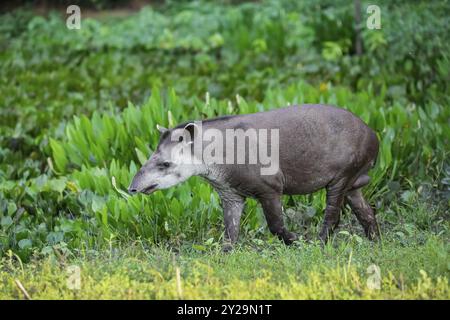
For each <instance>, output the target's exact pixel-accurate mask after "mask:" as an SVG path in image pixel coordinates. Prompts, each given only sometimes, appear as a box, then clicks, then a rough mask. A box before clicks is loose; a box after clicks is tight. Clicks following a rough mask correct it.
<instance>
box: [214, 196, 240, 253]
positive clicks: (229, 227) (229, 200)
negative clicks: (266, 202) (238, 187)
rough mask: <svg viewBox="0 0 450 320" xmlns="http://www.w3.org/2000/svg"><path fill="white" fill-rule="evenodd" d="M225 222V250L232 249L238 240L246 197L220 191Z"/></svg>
mask: <svg viewBox="0 0 450 320" xmlns="http://www.w3.org/2000/svg"><path fill="white" fill-rule="evenodd" d="M219 196H220V199H221V202H222V208H223V217H224V223H225V235H224V243H223V250H224V251H230V250H231V249H232V248H233V245H234V244H235V243H236V241H237V240H238V236H239V226H240V222H241V215H242V211H243V210H244V205H245V199H244V198H243V197H241V196H239V195H237V194H234V193H219Z"/></svg>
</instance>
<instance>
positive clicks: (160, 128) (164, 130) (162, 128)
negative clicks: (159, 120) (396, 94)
mask: <svg viewBox="0 0 450 320" xmlns="http://www.w3.org/2000/svg"><path fill="white" fill-rule="evenodd" d="M156 129H158V131H159V132H160V133H164V132H166V131H167V130H168V129H167V128H164V127H162V126H160V125H159V124H157V125H156Z"/></svg>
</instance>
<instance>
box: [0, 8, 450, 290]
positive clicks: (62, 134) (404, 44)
mask: <svg viewBox="0 0 450 320" xmlns="http://www.w3.org/2000/svg"><path fill="white" fill-rule="evenodd" d="M366 5H367V4H366V3H364V2H363V6H362V7H363V8H366ZM379 6H380V8H381V10H382V28H381V29H380V30H369V29H367V28H362V40H363V44H364V53H363V55H360V56H359V55H356V54H355V52H354V49H353V47H354V39H355V31H354V28H353V24H354V20H353V4H352V3H351V2H348V1H322V3H321V4H320V5H318V4H317V3H316V1H305V2H303V1H296V0H283V1H262V2H260V3H253V2H252V3H240V4H235V5H230V4H224V3H220V2H214V3H213V2H207V1H194V2H186V3H184V2H180V3H175V2H174V3H172V2H169V3H168V4H166V5H163V6H158V8H153V9H152V8H150V7H146V8H144V9H142V10H141V11H139V12H136V13H135V14H132V15H130V16H127V17H104V16H102V18H101V19H99V20H95V19H90V18H86V19H85V18H83V19H82V28H81V30H68V29H67V28H66V27H65V21H64V19H63V17H61V16H60V15H59V14H58V13H56V12H52V13H50V14H49V15H48V16H45V17H43V16H36V15H35V14H34V13H33V12H32V11H27V10H15V11H13V12H10V13H6V14H3V15H1V16H0V31H1V32H0V48H1V50H0V92H1V95H0V112H1V117H0V274H1V277H0V279H1V281H0V298H17V297H21V295H20V293H19V291H18V289H17V286H16V284H15V283H14V279H20V281H21V282H22V283H23V284H24V286H25V287H26V288H27V289H28V290H29V291H30V295H31V296H32V297H35V298H58V297H65V298H97V297H98V298H108V297H113V298H176V297H177V295H178V293H177V291H176V284H175V281H176V278H175V273H174V268H175V266H179V267H180V270H181V275H182V279H183V297H186V298H197V297H198V298H222V297H226V298H240V297H241V296H239V294H241V293H242V292H244V291H245V292H252V294H253V296H252V297H248V298H253V297H254V298H448V297H449V289H448V275H449V271H450V262H449V259H448V251H449V245H448V243H449V240H450V230H449V227H450V225H449V218H450V215H449V207H450V206H449V205H450V163H449V161H448V158H449V153H450V149H449V147H448V144H449V137H450V126H449V124H450V107H449V104H450V98H449V97H450V94H449V93H450V90H449V84H450V50H449V49H450V42H449V41H448V39H447V38H448V30H446V25H448V23H449V19H450V18H449V17H450V15H449V13H450V4H449V3H448V1H442V2H432V3H428V2H421V1H417V2H413V3H410V2H408V1H399V2H396V3H395V4H393V3H391V2H390V1H381V2H380V3H379ZM365 17H366V15H365V11H363V20H364V19H365ZM364 21H365V20H364ZM363 27H364V26H363ZM301 103H329V104H334V105H338V106H341V107H344V108H347V109H349V110H351V111H352V112H354V113H355V114H357V115H358V116H360V117H361V118H362V119H363V120H364V121H365V122H367V123H368V124H369V125H370V126H371V127H372V128H373V129H374V130H376V131H377V133H378V134H379V137H380V141H381V150H380V156H379V159H378V162H377V165H376V167H375V168H374V170H372V171H371V176H372V183H371V184H370V186H368V187H367V188H365V193H366V194H367V196H368V197H369V199H370V201H371V203H373V204H374V206H376V210H377V212H378V214H377V217H378V220H379V223H380V228H381V230H382V233H383V239H382V241H381V242H380V243H377V244H372V243H370V242H369V241H367V240H366V239H364V238H363V237H362V232H361V229H360V227H359V226H358V223H357V222H356V219H355V218H354V217H353V216H352V215H351V214H350V211H349V209H348V208H345V210H344V218H343V222H342V224H341V226H342V228H341V232H340V233H338V234H337V235H336V237H335V238H334V239H333V241H332V243H331V244H329V245H327V246H326V247H325V248H321V247H320V245H319V244H318V243H316V242H314V239H316V238H317V232H318V228H319V226H320V223H321V221H322V209H323V207H324V204H325V203H324V193H323V192H318V193H317V194H314V195H311V196H295V197H286V199H285V200H284V207H285V219H286V221H287V223H288V224H289V228H290V229H292V230H293V231H295V232H297V233H298V234H300V235H301V240H300V241H299V243H298V244H297V245H296V246H294V247H292V248H286V247H284V246H283V245H281V244H280V243H278V241H277V240H275V239H274V238H272V236H271V235H269V233H268V230H267V228H266V227H265V221H264V219H263V215H262V212H261V209H260V207H259V206H258V205H257V203H256V202H255V201H253V200H248V201H247V207H246V211H245V215H244V217H243V223H242V228H241V229H242V231H241V232H242V243H241V247H240V248H239V249H238V250H236V252H234V253H232V254H230V255H223V254H222V253H220V250H219V249H218V247H219V243H220V241H221V238H222V236H223V218H222V211H221V209H220V203H219V201H218V197H217V195H216V194H215V193H214V192H213V190H212V188H211V187H210V186H209V185H208V184H206V183H205V182H203V181H202V180H201V179H199V178H191V179H190V180H189V181H188V182H186V183H184V184H183V185H180V186H178V187H176V188H172V189H170V190H165V191H159V192H156V193H155V194H153V195H152V196H142V195H139V196H134V197H129V196H128V195H127V194H125V192H124V190H125V189H126V187H127V186H128V184H129V182H130V180H131V177H132V176H133V174H134V173H135V172H136V170H137V169H138V168H139V166H140V165H141V164H142V163H143V162H144V161H145V159H146V158H147V157H148V155H149V154H150V153H151V152H152V150H153V149H154V148H155V147H156V143H157V141H158V138H159V135H158V133H157V130H156V128H155V125H156V123H159V124H161V125H164V126H173V125H175V124H177V123H178V122H182V121H186V120H188V119H204V118H208V117H214V116H217V115H224V114H236V113H249V112H257V111H261V110H266V109H271V108H276V107H281V106H285V105H287V104H301ZM372 263H373V264H376V265H378V266H379V267H380V269H381V273H382V274H381V275H382V289H381V290H375V291H373V290H372V291H370V290H368V289H367V288H366V287H365V282H366V279H367V277H368V275H367V274H366V268H367V267H368V266H369V265H370V264H372ZM70 264H77V265H80V266H81V267H82V270H83V281H84V282H83V283H84V285H85V287H84V290H82V291H72V290H69V289H67V288H66V287H65V277H66V274H65V271H64V267H65V266H66V265H70ZM100 266H101V268H99V267H100ZM202 268H203V269H202ZM201 270H204V272H203V271H201ZM349 279H352V280H349ZM49 283H50V284H51V285H49ZM124 283H126V284H127V285H124ZM243 288H246V289H245V290H243ZM119 289H120V290H119ZM122 289H123V290H122ZM128 289H130V290H128ZM242 298H246V297H245V296H242Z"/></svg>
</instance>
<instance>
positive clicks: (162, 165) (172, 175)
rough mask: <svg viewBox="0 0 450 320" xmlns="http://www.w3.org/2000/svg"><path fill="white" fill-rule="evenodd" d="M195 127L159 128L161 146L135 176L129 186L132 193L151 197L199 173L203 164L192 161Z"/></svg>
mask: <svg viewBox="0 0 450 320" xmlns="http://www.w3.org/2000/svg"><path fill="white" fill-rule="evenodd" d="M195 126H196V124H194V123H189V124H187V125H186V126H184V127H183V126H181V127H177V128H174V129H170V130H169V129H166V128H163V127H160V126H157V128H158V130H159V132H160V133H161V138H160V140H159V144H158V147H157V148H156V151H155V152H154V153H153V154H152V155H151V157H150V159H148V161H147V162H146V163H145V164H144V165H143V166H142V168H141V169H140V170H139V171H138V172H137V173H136V175H135V176H134V178H133V181H132V182H131V184H130V186H129V187H128V191H129V192H130V193H131V194H135V193H145V194H150V193H152V192H154V191H156V190H160V189H166V188H170V187H172V186H175V185H177V184H179V183H181V182H183V181H185V180H186V179H188V178H189V177H191V176H193V175H196V174H199V170H200V167H201V164H195V163H194V162H193V147H192V144H193V140H194V139H193V136H194V128H195Z"/></svg>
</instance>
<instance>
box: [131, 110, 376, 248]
mask: <svg viewBox="0 0 450 320" xmlns="http://www.w3.org/2000/svg"><path fill="white" fill-rule="evenodd" d="M200 127H201V130H200ZM158 129H159V131H160V133H161V134H160V140H159V143H158V146H157V148H156V150H155V152H154V153H153V154H152V155H151V156H150V158H149V160H148V161H147V162H146V163H145V164H144V165H143V166H142V168H140V170H139V171H138V172H137V174H136V175H135V176H134V178H133V180H132V182H131V184H130V186H129V188H128V191H129V192H130V193H131V194H135V193H144V194H150V193H152V192H154V191H156V190H159V189H165V188H169V187H172V186H174V185H176V184H179V183H181V182H183V181H185V180H186V179H188V178H189V177H191V176H201V177H203V178H204V179H206V180H207V181H208V182H209V183H211V185H212V186H213V187H214V189H215V190H216V191H217V193H218V195H219V197H220V200H221V206H222V208H223V213H224V224H225V233H224V250H226V251H227V250H230V249H231V248H232V247H233V244H235V243H236V241H237V239H238V234H239V225H240V218H241V215H242V212H243V210H244V203H245V199H246V198H247V197H251V198H255V199H257V200H258V201H259V203H260V204H261V206H262V209H263V212H264V216H265V218H266V221H267V225H268V228H269V230H270V232H271V233H272V234H275V235H276V236H278V238H279V239H280V240H283V241H284V242H285V243H286V244H291V243H292V242H294V241H295V240H297V239H298V238H297V235H296V234H294V233H292V232H290V231H288V230H287V229H286V227H285V224H284V222H283V215H282V202H281V197H282V195H300V194H310V193H313V192H315V191H318V190H320V189H323V188H325V189H326V208H325V212H324V221H323V226H322V228H321V231H320V233H319V238H320V239H321V240H322V241H324V242H326V241H327V240H328V239H329V237H330V236H331V235H332V232H333V231H334V230H335V228H336V227H337V226H338V224H339V220H340V214H341V208H342V206H343V204H344V203H345V202H347V203H348V204H349V205H350V207H351V209H352V212H353V213H354V214H355V215H356V218H357V220H358V221H359V222H360V223H361V225H362V227H363V229H364V231H365V234H366V235H367V237H369V238H370V239H373V238H375V237H376V236H377V235H378V233H379V230H378V225H377V222H376V218H375V215H374V211H373V210H372V208H371V206H370V205H369V203H368V202H367V201H366V199H365V198H364V197H363V193H362V191H361V188H362V187H364V186H365V185H367V184H368V183H369V181H370V177H369V176H368V171H369V170H370V169H371V168H372V167H373V166H374V164H375V161H376V158H377V155H378V149H379V142H378V138H377V135H376V134H375V132H374V131H373V130H372V129H371V128H369V127H368V126H367V125H366V124H365V123H364V122H363V121H362V120H361V119H360V118H358V117H357V116H356V115H354V114H353V113H351V112H350V111H347V110H345V109H341V108H338V107H334V106H328V105H321V104H317V105H313V104H305V105H298V106H289V107H285V108H277V109H273V110H270V111H265V112H257V113H252V114H242V115H231V116H222V117H218V118H212V119H206V120H203V121H197V122H185V123H182V124H180V125H178V126H176V127H174V128H172V129H166V128H163V127H160V126H158ZM269 131H270V132H271V133H272V134H271V135H270V139H269V134H268V132H269ZM237 132H238V133H239V134H237ZM212 133H213V134H212ZM233 133H234V134H235V135H234V137H233V135H232V134H233ZM261 133H264V134H266V133H267V134H266V136H265V137H264V134H261ZM220 135H222V138H223V137H233V139H234V140H233V139H228V140H227V139H222V141H215V142H214V148H213V147H211V144H212V143H213V140H220V139H218V138H220ZM213 136H214V139H213ZM242 137H243V139H240V138H242ZM239 139H240V143H241V145H239V143H236V142H237V141H238V140H239ZM232 140H233V141H234V145H233V143H232V142H233V141H232ZM242 144H244V146H242ZM230 145H231V147H230ZM212 149H214V150H212ZM197 150H204V151H208V152H206V153H209V157H205V153H204V154H202V153H199V152H196V151H197ZM261 150H263V151H264V150H267V151H269V150H270V152H271V155H277V157H274V158H273V159H272V160H273V161H272V163H271V164H270V165H271V168H270V170H269V169H268V162H267V157H266V158H265V159H264V160H265V161H264V163H263V161H258V159H256V158H259V157H257V156H258V155H259V156H262V155H264V152H263V153H261V152H259V151H261ZM239 153H241V154H239ZM242 153H243V154H242ZM255 153H256V156H255ZM239 157H240V161H237V160H236V159H237V158H239ZM206 158H207V159H206ZM205 159H206V160H205ZM255 159H256V160H257V161H255ZM250 160H253V161H250ZM261 160H263V157H261ZM264 169H267V170H266V171H264Z"/></svg>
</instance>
